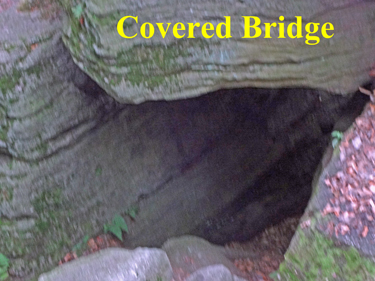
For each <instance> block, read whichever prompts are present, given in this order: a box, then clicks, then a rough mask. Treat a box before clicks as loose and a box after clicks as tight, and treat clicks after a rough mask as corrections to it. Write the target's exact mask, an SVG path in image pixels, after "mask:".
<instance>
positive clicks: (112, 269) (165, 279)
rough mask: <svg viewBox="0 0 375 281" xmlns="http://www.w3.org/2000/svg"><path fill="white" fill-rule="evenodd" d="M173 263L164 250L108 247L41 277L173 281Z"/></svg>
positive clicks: (61, 280)
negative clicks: (131, 249)
mask: <svg viewBox="0 0 375 281" xmlns="http://www.w3.org/2000/svg"><path fill="white" fill-rule="evenodd" d="M172 275H173V273H172V267H171V265H170V263H169V260H168V257H167V255H166V254H165V252H163V251H162V250H159V249H147V248H137V249H136V250H134V251H129V250H123V249H116V248H113V249H106V250H102V251H100V252H98V253H96V254H93V255H90V256H87V257H84V258H81V259H79V260H76V261H74V262H70V263H67V264H65V265H64V266H61V267H58V268H56V269H54V270H53V271H51V272H49V273H47V274H43V275H41V276H40V277H39V279H38V280H39V281H66V280H69V281H112V280H116V281H170V280H172Z"/></svg>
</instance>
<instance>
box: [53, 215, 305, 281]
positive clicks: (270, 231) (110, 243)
mask: <svg viewBox="0 0 375 281" xmlns="http://www.w3.org/2000/svg"><path fill="white" fill-rule="evenodd" d="M299 219H300V216H296V217H290V218H287V219H285V220H284V221H282V222H281V223H279V224H277V225H274V226H271V227H268V228H266V229H265V230H264V231H263V232H261V233H260V234H258V235H257V236H255V237H254V238H253V239H252V240H250V241H248V242H241V243H239V242H231V243H228V244H227V245H226V247H229V248H234V249H242V250H245V251H247V252H253V253H255V254H256V256H258V257H259V258H257V259H254V258H253V259H249V258H247V259H238V260H234V264H235V266H236V267H237V268H238V269H239V270H241V271H242V272H243V273H244V275H245V276H247V279H248V280H249V281H272V279H271V278H270V277H269V274H270V273H272V272H274V271H276V270H277V269H278V268H279V265H280V263H281V262H282V261H283V260H284V254H285V252H286V250H287V249H288V246H289V244H290V241H291V240H292V237H293V235H294V233H295V231H296V229H297V227H298V223H299ZM109 247H121V248H124V246H123V244H122V242H121V241H120V240H119V239H117V238H116V237H114V236H113V235H111V234H102V235H99V236H97V237H96V238H91V239H89V240H88V241H87V250H86V251H84V252H83V253H82V255H80V256H87V255H89V254H92V253H94V252H97V251H99V250H102V249H105V248H109ZM77 258H79V257H78V256H77V254H76V253H74V252H69V253H68V254H66V255H65V257H64V258H63V259H62V260H61V261H60V262H59V265H61V264H63V263H66V262H69V261H71V260H74V259H77Z"/></svg>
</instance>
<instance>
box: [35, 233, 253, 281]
mask: <svg viewBox="0 0 375 281" xmlns="http://www.w3.org/2000/svg"><path fill="white" fill-rule="evenodd" d="M228 256H232V258H231V259H232V260H233V259H234V258H235V257H239V256H241V257H251V253H246V252H244V251H241V252H239V251H235V250H233V249H232V250H230V249H225V248H224V247H220V246H217V245H213V244H210V243H208V242H207V241H205V240H203V239H201V238H198V237H194V236H184V237H179V238H173V239H171V240H169V241H167V242H166V243H165V244H164V245H163V250H159V249H152V248H137V249H135V250H133V251H130V250H123V249H116V248H113V249H106V250H102V251H100V252H98V253H95V254H92V255H90V256H88V257H83V258H80V259H78V260H75V261H73V262H69V263H67V264H64V265H63V266H60V267H59V268H56V269H54V270H52V271H50V272H48V273H45V274H42V275H41V276H40V277H39V279H38V280H39V281H63V280H64V281H65V280H69V281H85V280H87V281H95V280H98V281H110V280H116V281H122V280H123V281H132V280H134V281H135V280H137V281H138V280H140V281H171V280H174V281H181V280H186V281H244V280H245V279H241V278H239V277H238V276H236V275H235V274H237V275H241V272H240V271H239V270H238V269H237V268H236V267H235V266H234V265H233V262H232V261H231V260H229V259H228Z"/></svg>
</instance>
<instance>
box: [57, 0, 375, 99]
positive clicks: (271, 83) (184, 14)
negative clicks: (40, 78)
mask: <svg viewBox="0 0 375 281" xmlns="http://www.w3.org/2000/svg"><path fill="white" fill-rule="evenodd" d="M65 2H68V3H69V4H66V5H67V6H68V8H67V10H68V11H69V12H70V14H71V16H70V18H69V22H68V24H67V25H66V26H65V32H64V42H65V43H66V45H67V46H68V48H69V50H70V52H71V53H72V55H73V58H74V60H75V62H76V63H77V65H79V67H80V68H81V69H82V70H84V71H85V72H86V73H88V74H89V75H90V76H91V77H92V78H93V79H94V80H95V81H97V82H98V83H99V85H100V86H101V87H103V88H104V89H105V90H106V92H107V93H108V94H110V95H112V96H113V97H114V98H115V99H116V100H118V101H120V102H126V103H140V102H144V101H146V100H159V99H167V100H171V99H179V98H180V99H181V98H188V97H192V96H197V95H201V94H202V93H207V92H209V91H213V90H217V89H220V88H238V87H246V86H247V87H248V86H252V87H267V88H269V87H303V86H305V87H312V88H319V89H324V90H328V91H330V92H334V93H341V94H348V93H351V92H353V91H355V90H356V89H357V87H358V85H360V84H362V83H364V82H365V81H367V80H368V78H369V77H368V74H367V73H368V71H369V69H370V68H371V66H372V64H373V63H374V62H375V58H374V53H375V38H374V36H375V35H374V32H373V30H374V28H375V22H374V20H373V14H374V11H375V3H373V2H371V1H352V0H340V1H334V3H333V2H332V1H326V0H314V1H297V2H296V1H292V0H284V1H280V0H267V1H236V0H229V1H220V0H217V1H214V2H212V1H210V2H207V1H199V0H189V1H185V0H182V1H173V2H171V1H169V0H162V1H153V0H145V1H142V3H139V2H137V1H123V0H110V1H105V2H104V1H102V0H79V1H75V2H74V3H75V4H76V5H74V6H73V5H72V4H70V2H69V1H65ZM297 3H298V4H297ZM71 8H73V9H76V10H77V9H80V11H81V13H80V14H79V16H78V17H77V13H75V16H74V15H73V13H72V12H71ZM129 15H131V16H138V24H136V23H135V21H134V20H127V21H126V22H125V24H124V29H125V33H127V34H129V35H130V34H135V33H138V36H137V37H135V38H134V39H124V38H122V37H121V36H120V35H119V34H118V31H117V28H116V27H117V23H118V21H119V20H120V19H121V18H122V17H124V16H129ZM254 15H256V16H259V18H260V19H261V20H262V24H263V23H264V22H278V18H279V16H284V17H285V21H284V23H285V26H287V25H288V24H289V23H290V22H292V21H296V18H295V16H302V19H303V26H304V27H303V30H304V29H305V24H306V23H308V22H317V23H320V24H321V25H322V24H324V23H326V22H330V23H332V24H333V26H334V36H333V37H332V38H330V39H325V38H322V35H321V34H320V31H319V32H318V35H319V37H320V43H318V44H317V45H314V46H311V45H307V44H306V43H305V38H300V39H290V38H289V37H288V36H286V38H285V39H279V38H278V36H279V34H278V29H277V28H274V29H272V30H271V36H272V39H265V38H262V37H264V35H262V36H261V37H259V38H254V39H243V38H241V37H242V36H243V34H244V22H243V18H242V16H254ZM224 16H230V17H231V30H232V32H231V35H232V38H230V39H229V40H228V39H220V38H218V37H216V36H214V37H212V38H210V39H206V38H203V37H202V35H200V33H199V32H197V33H196V36H195V39H186V38H184V39H176V38H175V37H174V36H173V34H172V32H171V30H172V27H173V25H174V24H175V23H177V22H182V23H185V24H186V23H188V22H199V23H201V24H203V23H205V22H207V21H210V22H212V23H213V24H214V26H216V25H217V24H218V23H220V22H223V21H224ZM79 17H82V18H79ZM145 22H150V23H153V24H154V25H155V23H156V22H162V23H167V22H168V23H169V22H170V23H171V26H170V30H169V32H167V35H166V36H165V38H163V37H162V36H161V34H160V33H159V32H158V31H157V28H156V30H155V35H154V36H153V37H152V38H149V39H145V38H143V37H141V36H140V34H139V32H140V31H139V29H140V26H141V25H142V24H143V23H145ZM155 26H156V25H155ZM304 34H305V33H304ZM314 35H315V34H314Z"/></svg>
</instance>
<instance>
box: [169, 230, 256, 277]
mask: <svg viewBox="0 0 375 281" xmlns="http://www.w3.org/2000/svg"><path fill="white" fill-rule="evenodd" d="M162 249H163V250H164V251H165V252H166V253H167V255H168V258H169V260H170V261H171V265H172V267H173V269H174V278H175V279H176V280H184V279H185V278H187V277H188V276H190V275H192V274H193V273H194V272H196V271H197V270H199V269H201V268H205V267H207V266H210V265H215V264H221V265H223V267H224V268H227V271H229V276H231V273H230V272H232V273H233V274H236V275H239V276H241V275H242V273H241V271H239V270H238V269H237V268H236V267H235V266H234V264H233V260H234V259H235V258H236V257H237V258H239V257H241V258H245V257H247V258H252V257H254V254H253V253H249V252H244V251H237V252H235V251H233V250H232V251H231V250H229V249H226V248H224V247H220V246H217V245H213V244H211V243H209V242H208V241H206V240H204V239H202V238H199V237H195V236H183V237H177V238H171V239H168V241H167V242H165V243H164V245H163V247H162ZM205 272H206V273H205V274H204V275H206V274H207V275H210V274H211V273H212V272H216V270H213V271H212V270H206V271H205ZM210 272H211V273H210ZM219 272H222V270H221V271H219ZM221 274H222V273H218V276H221ZM224 275H227V273H225V274H224ZM198 276H199V274H197V275H196V277H195V278H199V277H198ZM193 280H196V279H193ZM197 280H198V279H197ZM204 280H206V279H204ZM208 280H210V279H208Z"/></svg>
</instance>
